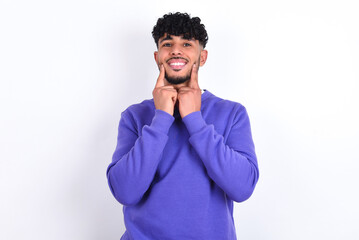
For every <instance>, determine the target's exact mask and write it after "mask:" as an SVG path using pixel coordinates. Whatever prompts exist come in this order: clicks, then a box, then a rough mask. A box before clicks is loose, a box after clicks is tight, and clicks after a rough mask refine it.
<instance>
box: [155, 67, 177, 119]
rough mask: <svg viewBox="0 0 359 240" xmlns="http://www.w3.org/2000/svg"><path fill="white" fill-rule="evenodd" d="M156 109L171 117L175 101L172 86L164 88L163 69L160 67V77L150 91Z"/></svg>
mask: <svg viewBox="0 0 359 240" xmlns="http://www.w3.org/2000/svg"><path fill="white" fill-rule="evenodd" d="M152 95H153V101H154V102H155V107H156V109H160V110H162V111H165V112H167V113H168V114H171V115H172V116H173V111H174V105H175V103H176V101H177V91H176V89H175V88H174V87H173V86H172V85H167V86H165V68H164V66H163V65H161V66H160V75H159V76H158V78H157V82H156V86H155V88H154V89H153V91H152Z"/></svg>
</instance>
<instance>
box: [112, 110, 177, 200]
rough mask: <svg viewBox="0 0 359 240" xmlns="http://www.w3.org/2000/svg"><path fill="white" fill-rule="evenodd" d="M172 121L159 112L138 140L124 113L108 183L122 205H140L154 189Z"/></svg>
mask: <svg viewBox="0 0 359 240" xmlns="http://www.w3.org/2000/svg"><path fill="white" fill-rule="evenodd" d="M173 121H174V118H173V116H171V115H170V114H168V113H166V112H164V111H162V110H156V111H155V115H154V118H153V120H152V123H151V125H150V126H147V125H145V126H144V127H143V128H142V129H141V131H142V134H141V136H139V134H138V133H137V131H136V128H135V126H134V124H133V123H132V121H131V117H130V116H129V114H128V113H127V112H124V113H122V116H121V120H120V124H119V128H118V138H117V146H116V150H115V152H114V154H113V157H112V163H111V164H110V165H109V166H108V168H107V179H108V184H109V186H110V189H111V192H112V194H113V195H114V197H115V198H116V199H117V200H118V201H119V202H120V203H122V204H123V205H134V204H136V203H138V202H139V201H140V200H141V198H142V196H143V194H144V193H145V192H146V191H147V189H148V188H149V186H150V185H151V182H152V180H153V177H154V175H155V172H156V169H157V166H158V163H159V161H160V159H161V157H162V151H163V149H164V147H165V145H166V143H167V139H168V136H167V133H168V130H169V128H170V126H171V125H172V123H173Z"/></svg>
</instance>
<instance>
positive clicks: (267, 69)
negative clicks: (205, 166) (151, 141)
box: [0, 0, 359, 240]
mask: <svg viewBox="0 0 359 240" xmlns="http://www.w3.org/2000/svg"><path fill="white" fill-rule="evenodd" d="M356 2H357V1H355V0H352V1H324V0H310V1H309V0H302V1H284V0H283V1H279V0H275V1H264V0H262V1H233V2H232V1H208V0H202V1H187V0H181V1H159V0H158V1H145V0H142V1H115V0H112V1H110V0H92V1H84V0H71V1H70V0H65V1H45V0H43V1H40V0H35V1H10V0H8V1H7V0H2V1H1V2H0V36H1V37H0V79H1V86H0V100H1V101H0V104H1V106H0V107H1V111H0V114H1V117H0V121H1V124H0V132H1V134H0V148H1V155H0V161H1V162H0V189H1V198H0V224H1V225H0V229H1V230H0V239H41V240H42V239H52V240H60V239H61V240H62V239H70V240H95V239H96V240H97V239H107V240H111V239H120V236H121V235H122V233H123V232H124V230H125V228H124V224H123V215H122V206H121V205H120V204H119V203H118V202H116V200H115V199H114V198H113V197H112V195H111V193H110V190H109V188H108V186H107V179H106V174H105V172H106V168H107V166H108V164H109V163H110V161H111V157H112V153H113V151H114V149H115V144H116V137H117V127H118V122H119V119H120V113H121V112H122V111H123V110H125V108H126V107H128V106H129V105H131V104H134V103H138V102H140V101H142V100H144V99H148V98H151V97H152V95H151V92H152V89H153V86H154V84H155V81H156V78H157V75H158V70H157V68H156V65H155V62H154V60H153V52H154V51H155V50H156V47H155V44H154V41H153V39H152V36H151V31H152V27H153V26H154V24H155V23H156V20H157V18H159V17H161V16H162V15H163V14H165V13H168V12H170V11H171V12H173V11H186V12H189V13H191V15H192V16H199V17H201V19H202V21H203V23H204V24H205V25H206V28H207V31H208V34H209V42H208V46H207V49H208V51H209V56H208V61H207V64H206V65H205V66H204V67H202V68H201V69H200V75H199V77H200V78H199V84H200V86H201V88H205V89H208V90H209V91H211V92H212V93H214V94H215V95H217V96H219V97H222V98H226V99H230V100H234V101H237V102H240V103H242V104H243V105H245V106H246V108H247V110H248V113H249V116H250V119H251V124H252V132H253V138H254V141H255V145H256V151H257V155H258V162H259V168H260V179H259V182H258V185H257V188H256V190H255V192H254V194H253V196H252V197H251V198H250V199H249V200H248V201H246V202H244V203H241V204H235V212H234V217H235V221H236V229H237V235H238V238H239V239H242V240H249V239H253V240H258V239H265V240H287V239H294V240H297V239H298V240H299V239H333V240H334V239H359V230H358V222H359V211H358V209H359V208H358V202H359V194H358V187H357V184H358V183H359V177H358V170H359V169H358V167H359V164H358V161H359V153H358V147H359V139H358V136H359V128H358V122H359V113H358V109H359V108H358V103H359V97H358V92H359V83H358V82H359V70H358V69H359V68H358V67H359V27H358V26H359V25H358V23H359V14H358V12H359V7H358V5H357V3H356Z"/></svg>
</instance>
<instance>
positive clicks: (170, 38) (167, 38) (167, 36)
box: [160, 34, 173, 43]
mask: <svg viewBox="0 0 359 240" xmlns="http://www.w3.org/2000/svg"><path fill="white" fill-rule="evenodd" d="M172 39H173V38H172V37H171V35H169V34H167V35H166V37H165V38H163V39H162V40H161V41H160V43H162V42H163V41H166V40H172Z"/></svg>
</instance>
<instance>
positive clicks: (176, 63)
mask: <svg viewBox="0 0 359 240" xmlns="http://www.w3.org/2000/svg"><path fill="white" fill-rule="evenodd" d="M187 62H188V61H187V60H186V59H184V58H171V59H169V60H168V61H167V64H168V65H169V66H170V68H171V69H172V70H174V71H176V72H178V71H181V70H182V69H183V68H184V67H185V66H186V65H187Z"/></svg>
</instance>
